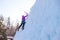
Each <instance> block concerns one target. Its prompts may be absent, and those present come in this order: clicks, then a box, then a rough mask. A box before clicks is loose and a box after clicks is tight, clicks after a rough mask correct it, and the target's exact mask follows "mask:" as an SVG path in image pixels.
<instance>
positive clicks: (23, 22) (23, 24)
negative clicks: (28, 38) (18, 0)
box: [19, 21, 26, 30]
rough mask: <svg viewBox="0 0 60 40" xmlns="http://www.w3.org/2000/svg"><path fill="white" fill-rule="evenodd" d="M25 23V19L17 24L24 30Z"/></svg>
mask: <svg viewBox="0 0 60 40" xmlns="http://www.w3.org/2000/svg"><path fill="white" fill-rule="evenodd" d="M25 23H26V22H25V21H22V22H21V25H20V26H19V28H20V27H21V26H22V30H24V26H25Z"/></svg>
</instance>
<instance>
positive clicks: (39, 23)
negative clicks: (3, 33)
mask: <svg viewBox="0 0 60 40" xmlns="http://www.w3.org/2000/svg"><path fill="white" fill-rule="evenodd" d="M14 40H60V1H59V0H36V3H35V4H34V6H33V7H32V8H31V12H30V15H29V17H28V19H27V20H26V25H25V29H24V31H22V30H21V29H20V30H19V31H17V33H16V35H15V37H14Z"/></svg>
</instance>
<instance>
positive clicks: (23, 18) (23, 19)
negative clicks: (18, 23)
mask: <svg viewBox="0 0 60 40" xmlns="http://www.w3.org/2000/svg"><path fill="white" fill-rule="evenodd" d="M27 16H28V13H26V16H24V15H23V16H22V21H25V18H26V17H27Z"/></svg>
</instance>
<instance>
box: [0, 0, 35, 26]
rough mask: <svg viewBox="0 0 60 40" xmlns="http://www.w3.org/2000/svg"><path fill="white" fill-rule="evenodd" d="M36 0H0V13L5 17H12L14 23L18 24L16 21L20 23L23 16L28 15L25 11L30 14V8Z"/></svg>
mask: <svg viewBox="0 0 60 40" xmlns="http://www.w3.org/2000/svg"><path fill="white" fill-rule="evenodd" d="M35 1H36V0H0V15H3V16H4V18H5V19H7V18H8V17H10V21H11V23H12V24H13V25H16V21H18V22H19V24H20V23H21V16H22V15H26V13H25V12H24V11H26V12H27V13H28V14H30V11H31V10H30V9H31V7H32V6H33V5H34V3H35Z"/></svg>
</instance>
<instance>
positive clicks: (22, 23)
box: [18, 12, 28, 30]
mask: <svg viewBox="0 0 60 40" xmlns="http://www.w3.org/2000/svg"><path fill="white" fill-rule="evenodd" d="M25 13H26V16H24V15H22V22H21V25H20V26H19V28H20V27H21V26H22V30H24V26H25V24H26V21H25V20H26V17H27V16H28V13H27V12H25ZM19 28H18V29H19Z"/></svg>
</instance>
